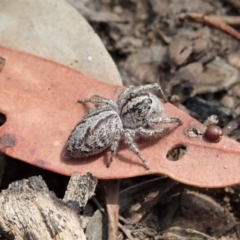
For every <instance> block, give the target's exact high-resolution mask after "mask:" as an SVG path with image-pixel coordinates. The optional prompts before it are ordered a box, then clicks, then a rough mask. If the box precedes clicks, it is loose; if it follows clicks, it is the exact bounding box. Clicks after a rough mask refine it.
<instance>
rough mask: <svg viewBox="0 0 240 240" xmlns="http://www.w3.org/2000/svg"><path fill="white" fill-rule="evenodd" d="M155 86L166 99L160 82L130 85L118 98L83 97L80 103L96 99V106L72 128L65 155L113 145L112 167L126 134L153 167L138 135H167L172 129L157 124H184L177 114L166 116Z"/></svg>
mask: <svg viewBox="0 0 240 240" xmlns="http://www.w3.org/2000/svg"><path fill="white" fill-rule="evenodd" d="M153 90H157V91H159V92H160V93H161V95H162V97H163V99H164V100H165V101H166V98H165V96H164V94H163V91H162V89H161V87H160V85H159V84H157V83H155V84H148V85H144V86H138V87H134V86H129V87H127V88H126V89H125V90H124V91H123V92H122V93H121V94H120V95H119V97H118V100H117V102H114V101H113V100H111V99H108V98H104V97H100V96H96V95H95V96H92V97H91V98H89V99H79V100H78V102H80V103H86V102H91V103H93V104H94V105H95V108H94V109H92V110H90V111H89V112H88V113H87V114H86V115H85V116H84V118H83V119H82V121H81V122H79V123H78V124H77V125H76V127H75V128H74V130H73V131H72V133H71V135H70V136H69V138H68V141H67V144H66V149H65V156H66V157H71V158H84V157H88V156H92V155H95V154H98V153H100V152H102V151H103V150H105V149H107V148H110V152H111V155H110V161H109V163H108V165H107V167H109V166H110V164H111V163H112V161H113V158H114V156H115V154H116V152H117V149H118V145H119V142H120V140H121V138H124V140H125V143H126V145H127V146H128V147H129V149H130V150H131V151H133V152H134V153H135V154H136V155H137V156H138V157H139V158H140V159H141V161H142V163H143V165H144V167H145V168H146V169H147V170H149V166H148V163H147V161H146V160H145V159H144V157H143V156H142V154H141V153H140V150H139V148H138V146H137V144H136V142H135V137H137V136H139V137H142V138H149V137H155V138H158V137H161V136H164V135H165V134H166V133H168V132H169V130H170V129H169V128H162V129H154V127H155V126H156V125H157V124H159V123H178V124H179V125H180V124H181V121H180V120H179V119H178V118H176V117H163V113H164V110H163V106H162V104H161V102H160V101H159V99H158V98H157V96H156V95H154V94H153V93H152V91H153Z"/></svg>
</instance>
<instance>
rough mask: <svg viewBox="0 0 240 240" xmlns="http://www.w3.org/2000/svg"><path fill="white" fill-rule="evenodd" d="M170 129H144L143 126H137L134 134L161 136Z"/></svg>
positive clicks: (147, 136) (144, 136)
mask: <svg viewBox="0 0 240 240" xmlns="http://www.w3.org/2000/svg"><path fill="white" fill-rule="evenodd" d="M169 131H170V128H163V129H146V128H143V127H139V128H137V129H136V134H137V135H139V136H140V137H143V138H149V137H155V138H158V137H162V136H164V135H165V134H167V133H168V132H169Z"/></svg>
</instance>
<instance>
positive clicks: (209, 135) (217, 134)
mask: <svg viewBox="0 0 240 240" xmlns="http://www.w3.org/2000/svg"><path fill="white" fill-rule="evenodd" d="M222 135H223V132H222V129H221V128H220V127H219V126H216V125H209V126H208V127H207V129H206V131H205V132H204V134H203V136H204V138H205V139H206V140H208V141H209V142H219V141H220V140H221V138H222Z"/></svg>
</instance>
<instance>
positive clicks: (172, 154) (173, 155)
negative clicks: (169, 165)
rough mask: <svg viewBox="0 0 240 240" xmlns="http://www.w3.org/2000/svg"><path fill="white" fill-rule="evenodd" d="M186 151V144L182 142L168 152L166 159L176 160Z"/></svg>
mask: <svg viewBox="0 0 240 240" xmlns="http://www.w3.org/2000/svg"><path fill="white" fill-rule="evenodd" d="M186 152H187V147H186V146H184V145H182V144H180V145H177V146H175V147H174V148H172V149H171V150H170V151H169V152H168V154H167V159H168V160H171V161H177V160H179V159H180V158H182V157H183V156H184V155H185V153H186Z"/></svg>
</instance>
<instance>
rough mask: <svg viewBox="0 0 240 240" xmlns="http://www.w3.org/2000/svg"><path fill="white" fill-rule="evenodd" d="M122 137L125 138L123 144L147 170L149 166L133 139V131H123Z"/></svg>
mask: <svg viewBox="0 0 240 240" xmlns="http://www.w3.org/2000/svg"><path fill="white" fill-rule="evenodd" d="M123 133H124V137H125V142H126V144H127V145H128V147H129V148H130V150H131V151H133V152H134V153H135V154H136V155H137V156H138V157H139V158H140V159H141V161H142V162H143V165H144V167H145V168H146V169H147V170H149V166H148V164H147V161H146V160H145V159H144V158H143V156H142V155H141V153H140V151H139V149H138V147H137V145H136V143H135V141H134V139H133V136H132V135H133V133H134V134H135V131H130V130H125V131H124V132H123Z"/></svg>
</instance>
